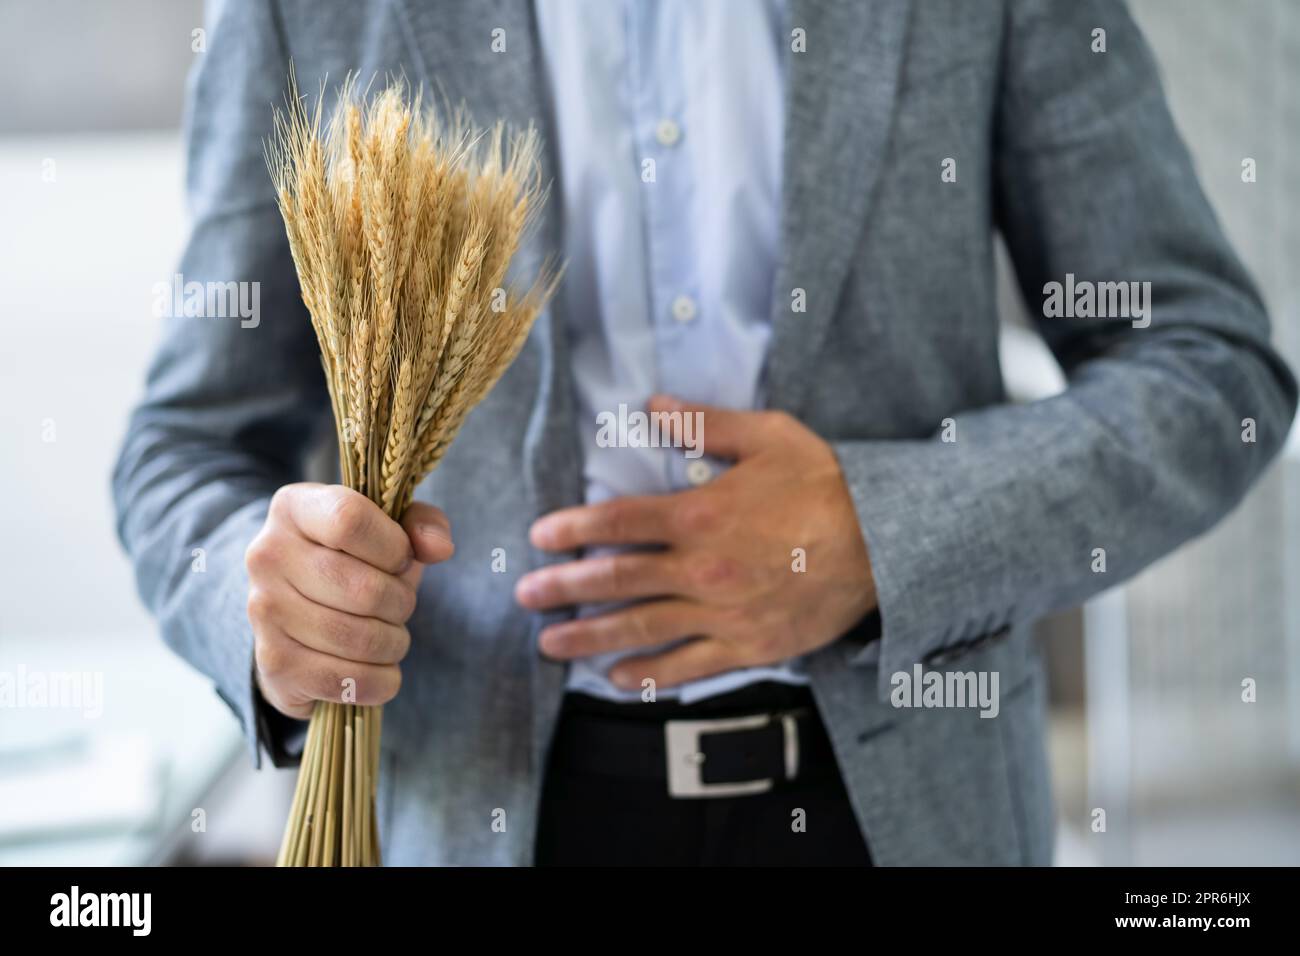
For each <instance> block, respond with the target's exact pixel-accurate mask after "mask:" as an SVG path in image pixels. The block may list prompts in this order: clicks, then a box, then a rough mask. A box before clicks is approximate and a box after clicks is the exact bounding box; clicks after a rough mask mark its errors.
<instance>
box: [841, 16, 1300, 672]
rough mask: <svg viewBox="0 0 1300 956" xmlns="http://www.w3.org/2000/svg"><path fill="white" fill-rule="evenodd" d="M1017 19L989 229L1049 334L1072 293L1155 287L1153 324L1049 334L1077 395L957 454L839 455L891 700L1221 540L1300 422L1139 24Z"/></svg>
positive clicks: (1064, 326)
mask: <svg viewBox="0 0 1300 956" xmlns="http://www.w3.org/2000/svg"><path fill="white" fill-rule="evenodd" d="M1007 11H1008V13H1007V21H1006V34H1005V45H1004V61H1003V64H1002V76H1001V88H1000V91H999V100H998V103H999V105H998V111H997V122H996V129H995V136H994V144H993V149H994V151H995V156H994V182H993V190H994V208H995V215H996V218H997V225H998V228H999V229H1000V230H1001V232H1002V234H1003V236H1004V238H1005V240H1006V243H1007V246H1008V248H1009V250H1010V252H1011V256H1012V259H1013V262H1014V264H1015V268H1016V272H1017V276H1018V280H1019V282H1020V284H1021V287H1022V290H1023V293H1024V295H1025V298H1026V300H1027V301H1028V302H1029V303H1030V311H1031V312H1033V311H1034V310H1035V309H1036V308H1037V307H1038V304H1039V303H1042V302H1043V298H1044V285H1045V284H1046V283H1049V282H1052V281H1058V282H1064V281H1065V276H1066V274H1067V273H1073V274H1074V275H1075V277H1076V279H1078V280H1091V281H1098V282H1100V281H1130V280H1136V281H1149V282H1150V283H1151V286H1150V289H1151V303H1152V310H1151V315H1150V324H1149V326H1147V327H1145V328H1137V327H1134V324H1133V322H1132V321H1131V320H1129V319H1107V320H1102V319H1092V320H1089V319H1069V318H1053V319H1040V320H1039V331H1040V333H1041V334H1042V336H1043V337H1044V339H1045V341H1046V342H1047V344H1048V345H1049V346H1050V348H1051V349H1052V351H1053V352H1054V354H1055V355H1056V357H1057V359H1058V360H1059V362H1060V363H1061V365H1062V366H1063V368H1064V370H1065V373H1066V376H1067V380H1068V387H1067V388H1066V390H1065V391H1064V392H1063V393H1062V394H1060V395H1058V396H1055V397H1053V398H1050V399H1047V400H1044V401H1038V402H1034V403H1030V404H1025V405H1016V406H1012V405H999V406H995V407H989V408H980V409H971V410H967V411H964V412H958V413H955V414H954V415H953V416H952V417H953V419H954V422H953V426H952V428H951V429H950V431H949V436H948V437H951V438H955V440H953V441H943V440H942V439H943V437H944V436H943V434H942V432H939V433H936V435H935V436H933V437H932V438H930V439H928V440H920V441H899V442H876V441H871V442H846V443H842V444H840V445H838V446H836V450H837V453H838V454H839V457H840V461H841V464H842V466H843V469H844V473H845V475H846V478H847V480H848V483H849V487H850V490H851V492H852V495H853V498H854V501H855V504H856V507H857V511H858V517H859V519H860V522H861V525H862V528H863V531H864V535H865V537H866V539H867V542H868V547H869V550H870V553H871V559H872V566H873V568H874V571H875V575H876V583H877V588H878V592H879V605H878V606H879V611H880V623H881V639H880V645H879V648H878V652H879V655H880V688H879V690H880V693H881V694H882V696H883V695H885V694H886V693H887V692H888V680H889V675H890V674H892V673H894V672H896V671H900V670H907V669H910V668H911V667H912V665H913V664H915V663H916V662H918V661H925V660H927V659H932V658H934V657H942V658H951V657H952V656H954V654H957V653H961V649H962V648H964V647H966V646H968V645H975V644H979V643H981V642H982V641H983V640H986V639H987V638H988V636H989V635H992V634H997V633H1000V632H1004V631H1005V630H1006V629H1007V628H1009V627H1011V626H1014V625H1015V624H1017V623H1021V622H1026V621H1029V620H1032V619H1034V618H1036V617H1038V616H1041V615H1042V614H1044V613H1046V612H1049V611H1052V610H1054V609H1059V608H1063V607H1068V606H1073V605H1076V604H1079V603H1081V602H1083V601H1084V600H1086V599H1087V598H1089V597H1091V596H1092V595H1094V594H1096V593H1098V592H1100V591H1102V590H1104V589H1106V588H1109V587H1111V586H1113V585H1115V584H1117V583H1119V582H1120V581H1122V580H1123V579H1125V578H1127V577H1129V576H1131V575H1133V574H1135V573H1136V572H1137V571H1139V570H1141V569H1142V568H1144V567H1146V566H1147V565H1148V564H1150V563H1151V562H1153V561H1155V560H1156V559H1157V558H1159V557H1161V556H1162V555H1164V554H1166V553H1168V552H1169V551H1170V550H1172V549H1173V548H1175V547H1177V546H1178V545H1179V544H1181V543H1183V542H1185V541H1187V540H1188V539H1189V538H1191V537H1193V536H1195V535H1197V534H1199V533H1201V532H1203V531H1205V530H1206V529H1207V528H1209V527H1210V526H1211V525H1213V524H1214V523H1215V522H1216V521H1218V520H1219V519H1220V518H1221V517H1222V516H1223V515H1224V514H1226V513H1227V512H1228V511H1229V510H1230V509H1231V508H1232V507H1233V506H1234V505H1235V504H1236V503H1237V502H1238V501H1239V500H1240V499H1241V497H1242V496H1243V495H1244V494H1245V492H1246V490H1247V489H1248V488H1249V487H1250V486H1251V484H1252V482H1254V481H1255V480H1256V478H1258V476H1259V475H1260V473H1261V472H1262V471H1263V470H1264V468H1265V466H1266V465H1267V464H1268V462H1269V461H1270V459H1271V458H1273V456H1274V455H1275V454H1276V453H1277V451H1278V449H1279V448H1280V447H1281V445H1282V444H1283V441H1284V439H1285V437H1286V434H1287V431H1288V428H1289V426H1290V423H1291V419H1292V416H1293V415H1294V413H1295V408H1296V383H1295V380H1294V379H1293V377H1292V375H1291V373H1290V372H1289V371H1288V369H1287V367H1286V366H1285V365H1284V363H1283V362H1282V360H1281V359H1280V358H1279V357H1278V355H1277V354H1276V353H1275V352H1274V351H1273V349H1272V348H1271V347H1270V345H1269V319H1268V316H1267V314H1266V312H1265V309H1264V306H1263V304H1262V302H1261V300H1260V296H1259V294H1258V292H1257V291H1256V289H1255V287H1254V285H1253V284H1252V282H1251V280H1250V278H1249V276H1248V275H1247V274H1246V271H1245V270H1244V269H1243V267H1242V265H1241V263H1240V262H1239V261H1238V260H1237V258H1236V256H1235V255H1234V253H1233V251H1232V249H1231V248H1230V247H1229V245H1228V243H1227V241H1226V240H1225V238H1224V235H1223V233H1222V230H1221V229H1220V227H1219V225H1218V223H1217V221H1216V219H1215V216H1214V214H1213V212H1212V211H1211V209H1210V206H1209V204H1208V202H1207V201H1206V198H1205V196H1204V194H1203V193H1202V191H1201V188H1200V185H1199V183H1198V182H1197V178H1196V175H1195V173H1194V171H1193V168H1192V163H1191V160H1190V157H1189V156H1188V153H1187V150H1186V148H1185V147H1184V144H1183V142H1182V140H1181V139H1180V137H1179V134H1178V132H1177V130H1176V129H1175V127H1174V123H1173V121H1172V118H1171V116H1170V114H1169V110H1168V108H1167V106H1166V103H1165V99H1164V95H1163V92H1162V90H1161V86H1160V82H1159V79H1158V76H1157V70H1156V65H1155V62H1154V59H1153V57H1152V55H1151V52H1150V50H1149V49H1148V47H1147V46H1146V44H1145V41H1144V40H1143V38H1142V36H1141V35H1140V33H1139V31H1138V29H1137V27H1136V25H1135V24H1134V22H1133V21H1132V20H1131V18H1130V17H1129V14H1128V12H1127V10H1126V8H1125V7H1124V5H1123V4H1122V3H1121V2H1118V0H1074V2H1071V3H1065V4H1063V3H1054V2H1050V0H1010V2H1009V4H1008V7H1007ZM1095 28H1102V29H1105V31H1106V43H1107V49H1106V52H1104V53H1094V52H1092V49H1091V46H1092V43H1091V41H1092V31H1093V30H1094V29H1095ZM1040 312H1041V310H1040ZM1247 419H1250V420H1252V421H1253V423H1254V435H1253V438H1254V440H1253V441H1248V440H1244V439H1243V436H1244V435H1246V436H1247V437H1249V436H1248V431H1247V430H1248V428H1249V427H1250V426H1249V423H1247V422H1246V420H1247ZM1095 549H1104V552H1105V572H1104V573H1100V572H1098V571H1097V570H1095V568H1097V567H1100V565H1099V564H1098V563H1097V562H1096V561H1095V559H1094V553H1095Z"/></svg>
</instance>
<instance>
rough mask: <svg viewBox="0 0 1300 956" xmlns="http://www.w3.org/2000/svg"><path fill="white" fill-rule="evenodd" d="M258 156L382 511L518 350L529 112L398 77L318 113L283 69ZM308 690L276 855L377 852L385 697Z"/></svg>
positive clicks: (535, 298) (372, 859) (536, 197)
mask: <svg viewBox="0 0 1300 956" xmlns="http://www.w3.org/2000/svg"><path fill="white" fill-rule="evenodd" d="M290 84H291V94H290V97H289V102H288V106H287V109H286V110H285V111H284V112H283V113H277V116H276V127H275V134H274V137H273V139H272V141H271V142H270V143H269V144H268V146H267V164H268V166H269V167H270V170H271V177H272V180H273V182H274V184H275V189H276V195H277V199H278V201H279V204H280V212H281V214H282V215H283V217H284V223H285V228H286V231H287V232H288V236H289V245H290V248H291V250H292V252H293V260H294V264H295V266H296V267H297V272H298V280H299V284H300V285H301V287H302V296H303V300H304V302H305V303H306V306H307V310H308V312H309V313H310V315H311V321H312V325H313V327H314V328H315V331H316V337H317V339H318V340H319V342H320V349H321V360H322V364H323V365H324V368H325V378H326V381H327V383H328V385H329V394H330V400H331V403H332V405H333V410H334V420H335V425H336V426H337V429H338V438H339V464H340V471H341V473H342V481H343V483H344V484H346V485H347V486H348V487H350V488H354V489H356V490H357V491H359V492H361V493H362V494H364V495H366V496H367V497H369V498H370V499H371V500H372V501H374V502H375V503H376V504H378V505H379V506H380V507H382V508H383V509H384V511H385V512H386V513H387V514H388V515H390V516H391V517H393V518H398V517H400V515H401V514H402V512H403V511H405V510H406V507H407V506H408V505H409V504H410V502H411V499H412V496H413V495H414V493H415V489H416V486H417V485H419V483H420V482H421V481H422V480H423V479H424V477H425V476H426V475H427V474H428V473H429V472H430V471H431V470H432V469H433V467H434V466H435V465H437V463H438V461H439V459H440V458H441V457H442V455H443V453H444V452H445V451H446V450H447V447H448V445H449V444H450V443H451V440H452V438H453V437H455V435H456V432H457V431H458V429H459V428H460V426H461V424H462V423H463V421H464V419H465V416H466V414H467V413H468V412H469V410H470V409H471V408H473V407H474V405H476V404H477V403H478V402H479V400H480V399H482V398H483V396H484V395H485V394H486V393H487V392H488V390H489V389H490V388H491V387H492V386H493V385H494V384H495V383H496V381H497V379H498V378H500V376H501V374H502V373H503V372H504V371H505V369H506V367H507V366H508V365H509V364H510V363H511V361H513V359H514V357H515V356H516V354H518V352H519V349H520V348H521V346H522V345H523V342H524V339H525V338H526V337H527V335H528V331H529V329H530V328H531V327H532V323H533V320H534V319H535V318H536V316H537V314H538V312H539V311H540V310H541V309H542V307H543V306H544V305H545V303H546V301H547V299H548V298H549V297H550V295H551V293H552V292H553V291H554V288H555V283H556V281H557V277H558V273H557V271H556V270H554V269H552V268H550V267H549V266H544V267H543V268H542V270H541V273H540V274H539V275H538V276H537V278H536V279H535V281H534V282H532V284H531V285H528V286H527V287H526V288H524V289H523V290H522V291H520V290H518V289H516V288H515V287H513V286H511V285H509V284H507V283H506V270H507V267H508V266H509V264H510V260H511V257H512V256H513V255H514V253H515V250H516V249H517V248H518V247H519V243H520V240H521V237H522V236H523V234H524V232H525V230H526V229H527V227H528V225H529V223H530V222H531V221H532V219H533V218H534V216H535V215H536V213H537V211H538V210H539V208H540V206H541V203H542V201H543V192H542V188H541V182H540V168H539V165H538V149H539V144H538V139H537V136H536V134H535V132H534V131H533V130H532V129H529V130H526V131H510V130H508V129H506V128H505V127H504V126H503V125H502V124H500V123H497V124H495V125H493V126H491V127H489V128H487V129H480V128H478V127H476V126H475V125H474V124H473V122H472V121H471V120H469V119H468V117H467V116H466V115H465V114H464V112H463V111H461V112H457V113H455V114H453V115H452V116H451V117H450V118H449V119H448V120H447V121H443V120H442V119H441V118H440V117H439V116H437V115H436V114H435V113H434V111H433V110H432V109H427V108H424V107H423V106H422V105H421V100H420V97H419V95H418V94H416V95H415V96H414V97H410V96H408V93H407V90H406V88H405V87H404V86H403V85H402V84H400V83H397V84H393V85H390V86H388V87H387V88H385V89H384V90H382V91H381V92H378V93H376V94H374V95H370V96H364V95H362V94H359V93H358V91H357V89H356V87H355V84H353V83H351V82H348V83H345V84H344V85H343V88H342V91H341V93H340V95H339V98H338V103H337V105H336V106H335V108H334V109H333V111H332V114H331V116H330V117H329V119H328V120H326V121H325V122H322V116H321V109H322V107H321V102H322V101H323V100H324V95H323V91H322V95H321V96H320V97H318V98H317V101H316V105H315V107H314V108H313V109H310V110H309V109H308V108H307V107H306V105H305V104H304V101H303V98H302V97H300V96H299V95H298V93H297V90H296V87H295V86H294V84H293V81H292V78H291V80H290ZM342 684H343V686H342V687H341V688H340V701H339V702H338V703H334V702H322V703H320V704H318V705H317V707H316V710H315V712H314V714H313V716H312V719H311V724H310V727H309V730H308V734H307V744H306V750H305V751H304V756H303V762H302V769H301V771H300V772H299V776H298V787H297V791H296V792H295V794H294V801H293V811H292V814H291V816H290V819H289V824H288V827H287V828H286V830H285V835H284V842H283V844H282V846H281V848H280V856H279V864H280V865H281V866H372V865H378V863H379V840H378V829H377V823H376V817H375V788H376V785H377V777H378V764H379V732H380V722H381V717H382V709H381V708H379V707H365V706H359V705H356V704H355V703H350V702H349V701H350V700H355V696H353V694H352V692H353V691H354V690H355V684H352V685H349V682H348V681H347V680H346V679H345V680H343V681H342Z"/></svg>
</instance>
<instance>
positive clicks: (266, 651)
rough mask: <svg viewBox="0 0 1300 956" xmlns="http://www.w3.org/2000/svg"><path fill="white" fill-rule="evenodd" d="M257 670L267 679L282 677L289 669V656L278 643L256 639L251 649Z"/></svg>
mask: <svg viewBox="0 0 1300 956" xmlns="http://www.w3.org/2000/svg"><path fill="white" fill-rule="evenodd" d="M253 659H254V660H255V661H256V662H257V669H258V670H259V671H261V672H262V674H263V675H265V676H266V677H268V678H277V677H280V676H282V675H283V674H284V673H285V671H287V670H288V667H289V654H288V652H287V650H286V648H285V647H284V645H283V644H282V643H281V642H279V641H267V640H262V639H260V638H259V639H258V640H257V641H256V643H255V646H254V648H253Z"/></svg>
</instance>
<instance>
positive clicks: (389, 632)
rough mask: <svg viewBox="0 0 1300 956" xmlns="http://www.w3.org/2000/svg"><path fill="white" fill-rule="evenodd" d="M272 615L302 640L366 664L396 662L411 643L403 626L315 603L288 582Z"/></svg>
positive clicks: (282, 627) (297, 639) (324, 651)
mask: <svg viewBox="0 0 1300 956" xmlns="http://www.w3.org/2000/svg"><path fill="white" fill-rule="evenodd" d="M271 619H272V620H273V621H274V622H275V624H277V625H278V626H279V627H280V629H281V630H283V631H284V632H285V633H286V634H288V635H289V636H290V637H292V638H293V639H294V640H295V641H297V642H298V643H299V644H303V645H305V646H307V647H310V648H313V649H315V650H318V651H320V652H321V653H323V654H329V655H330V656H331V657H339V658H343V659H344V660H350V661H358V662H360V663H363V664H397V663H399V662H401V660H402V658H404V657H405V656H406V652H407V651H408V650H410V647H411V635H410V633H409V632H408V631H407V630H406V628H404V627H401V626H399V625H396V624H390V623H389V622H387V621H383V620H380V619H379V618H376V617H360V616H358V615H356V614H348V613H347V612H345V611H336V610H334V609H333V608H329V607H325V606H323V605H320V604H316V603H315V602H313V601H309V600H308V599H307V598H305V597H303V596H302V594H300V593H299V592H298V591H297V590H295V589H294V588H291V587H287V586H286V587H285V588H284V593H282V594H279V595H278V596H277V599H276V603H275V608H274V610H273V611H272V613H271Z"/></svg>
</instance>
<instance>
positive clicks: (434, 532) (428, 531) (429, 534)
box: [416, 524, 451, 541]
mask: <svg viewBox="0 0 1300 956" xmlns="http://www.w3.org/2000/svg"><path fill="white" fill-rule="evenodd" d="M416 530H417V531H419V532H420V534H422V535H424V536H425V537H426V538H437V539H438V540H439V541H450V540H451V538H450V536H449V535H448V534H447V532H446V531H445V530H444V529H443V528H441V527H439V526H438V525H436V524H422V525H417V526H416Z"/></svg>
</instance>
